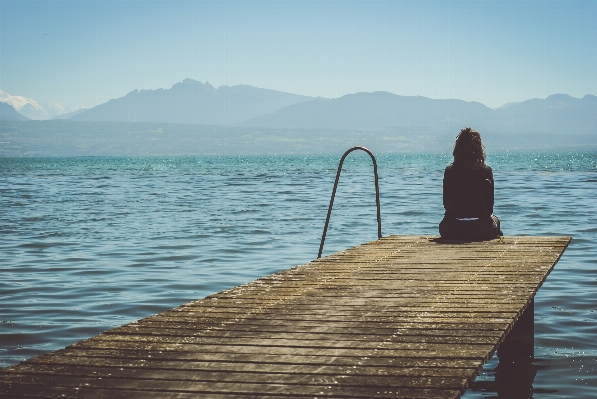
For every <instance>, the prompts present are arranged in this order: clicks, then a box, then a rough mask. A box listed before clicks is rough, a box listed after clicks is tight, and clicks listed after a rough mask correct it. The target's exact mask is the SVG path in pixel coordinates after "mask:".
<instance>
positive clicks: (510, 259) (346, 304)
mask: <svg viewBox="0 0 597 399" xmlns="http://www.w3.org/2000/svg"><path fill="white" fill-rule="evenodd" d="M569 242H570V237H504V238H503V240H497V239H496V240H493V241H486V242H467V243H461V242H449V241H447V242H442V241H441V240H437V239H436V238H432V237H418V236H416V237H412V236H392V237H386V238H383V239H381V240H379V241H373V242H370V243H367V244H363V245H361V246H358V247H355V248H351V249H348V250H346V251H343V252H339V253H335V254H333V255H330V256H327V257H325V258H322V259H319V260H315V261H313V262H310V263H308V264H306V265H302V266H297V267H294V268H292V269H289V270H286V271H284V272H280V273H276V274H274V275H271V276H267V277H263V278H260V279H258V280H255V281H253V282H251V283H248V284H245V285H242V286H239V287H236V288H233V289H230V290H226V291H223V292H220V293H218V294H215V295H212V296H209V297H207V298H204V299H201V300H199V301H195V302H191V303H188V304H185V305H182V306H180V307H177V308H175V309H172V310H169V311H166V312H163V313H160V314H158V315H155V316H151V317H148V318H145V319H142V320H140V321H138V322H134V323H130V324H128V325H125V326H122V327H119V328H115V329H113V330H109V331H106V332H105V333H103V334H100V335H98V336H96V337H93V338H90V339H87V340H84V341H81V342H78V343H76V344H74V345H71V346H69V347H67V348H65V349H63V350H59V351H57V352H54V353H49V354H46V355H42V356H38V357H35V358H33V359H30V360H28V361H25V362H22V363H21V364H18V365H15V366H12V367H9V368H6V369H3V370H1V371H0V397H9V398H13V397H15V398H16V397H18V398H23V397H66V398H109V399H118V398H127V399H130V398H160V399H161V398H197V397H206V398H216V399H217V398H232V397H236V398H247V397H258V398H262V397H267V398H290V397H297V398H298V397H308V398H323V397H329V398H338V397H342V398H357V397H361V398H372V397H376V398H377V397H379V398H390V397H391V398H396V397H399V398H458V397H460V395H461V394H462V393H463V392H464V391H465V390H466V389H467V387H468V386H469V385H470V384H471V383H472V382H473V380H474V378H475V376H476V375H477V373H478V372H479V371H480V369H481V367H482V365H483V364H484V363H485V362H486V361H487V360H488V359H489V358H490V357H491V356H492V354H493V353H494V351H495V350H496V348H497V347H498V346H499V345H500V344H501V343H502V342H503V341H504V339H505V338H506V336H507V335H508V334H509V332H510V331H511V330H512V328H513V326H514V324H515V322H516V321H517V320H518V319H519V318H520V317H521V315H522V314H523V312H524V311H525V309H526V308H527V307H528V306H530V305H531V304H532V300H533V297H534V295H535V293H536V292H537V290H538V289H539V287H540V286H541V284H542V283H543V281H544V280H545V278H546V277H547V275H548V274H549V272H550V271H551V270H552V269H553V267H554V265H555V263H556V262H557V261H558V259H559V258H560V256H561V254H562V253H563V251H564V250H565V249H566V247H567V245H568V243H569ZM531 316H532V315H531ZM531 320H532V319H531Z"/></svg>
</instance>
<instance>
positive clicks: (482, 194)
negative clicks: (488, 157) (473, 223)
mask: <svg viewBox="0 0 597 399" xmlns="http://www.w3.org/2000/svg"><path fill="white" fill-rule="evenodd" d="M444 208H445V209H446V215H445V217H447V218H460V219H461V218H485V217H489V216H491V214H492V213H493V171H492V170H491V167H490V166H488V165H484V166H483V167H481V168H477V169H472V168H469V167H466V166H464V167H463V166H460V165H454V164H450V165H448V166H447V167H446V170H445V172H444Z"/></svg>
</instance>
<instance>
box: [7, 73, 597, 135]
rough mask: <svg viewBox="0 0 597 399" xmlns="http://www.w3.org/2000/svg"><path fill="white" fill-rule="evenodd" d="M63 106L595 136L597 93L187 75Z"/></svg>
mask: <svg viewBox="0 0 597 399" xmlns="http://www.w3.org/2000/svg"><path fill="white" fill-rule="evenodd" d="M0 100H1V101H2V102H4V103H8V104H11V105H13V106H14V108H15V109H17V110H19V111H20V113H21V114H24V115H25V116H27V117H29V118H31V119H49V116H50V115H49V114H48V113H47V111H44V112H46V114H44V115H45V116H44V118H40V112H41V111H40V109H42V108H43V107H41V105H39V104H37V103H36V102H35V101H34V100H31V99H27V98H24V97H20V96H11V95H9V94H8V93H5V92H0ZM4 105H7V104H3V106H4ZM46 106H48V105H47V104H46ZM19 107H20V108H19ZM55 108H56V107H55ZM58 108H59V107H58ZM58 108H56V109H55V112H54V114H55V115H54V116H53V119H68V120H71V121H86V122H126V123H128V122H150V123H182V124H201V125H213V126H227V127H242V128H256V129H258V128H267V129H286V130H288V129H291V130H296V129H302V130H305V129H311V130H313V129H315V130H344V131H346V130H357V131H396V130H400V131H403V132H405V131H412V132H419V133H420V132H425V133H431V134H440V135H446V134H449V133H453V132H454V131H458V130H459V129H461V128H462V127H465V126H471V127H473V128H475V129H477V130H479V131H481V132H488V133H495V134H505V133H508V134H513V133H525V134H534V133H553V134H561V133H565V134H567V135H570V134H583V135H587V134H589V135H595V134H597V97H596V96H593V95H586V96H584V97H583V98H574V97H571V96H569V95H566V94H554V95H551V96H549V97H547V98H545V99H531V100H527V101H522V102H518V103H508V104H505V105H504V106H502V107H500V108H497V109H491V108H489V107H487V106H485V105H483V104H481V103H478V102H467V101H463V100H456V99H442V100H438V99H431V98H427V97H421V96H400V95H396V94H392V93H389V92H382V91H378V92H372V93H355V94H347V95H345V96H342V97H340V98H334V99H328V98H322V97H308V96H301V95H296V94H291V93H285V92H280V91H275V90H268V89H260V88H256V87H252V86H247V85H238V86H220V87H218V88H215V87H213V86H212V85H211V84H209V82H206V83H201V82H198V81H196V80H193V79H185V80H183V81H182V82H179V83H176V84H175V85H173V86H172V87H171V88H170V89H157V90H134V91H131V92H130V93H128V94H127V95H125V96H124V97H121V98H117V99H112V100H110V101H108V102H106V103H103V104H100V105H98V106H95V107H93V108H91V109H79V110H75V111H73V112H67V111H71V110H67V109H66V108H64V107H62V108H61V109H60V113H57V112H58V111H56V110H57V109H58ZM3 109H4V108H3ZM35 112H37V114H36V113H35ZM0 118H1V119H5V120H8V119H10V120H17V118H18V115H15V114H14V113H12V112H9V111H8V110H4V111H3V113H2V114H1V115H0Z"/></svg>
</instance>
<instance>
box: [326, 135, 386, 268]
mask: <svg viewBox="0 0 597 399" xmlns="http://www.w3.org/2000/svg"><path fill="white" fill-rule="evenodd" d="M355 150H363V151H365V152H366V153H367V154H369V156H370V157H371V160H372V161H373V174H374V175H375V202H376V204H377V239H378V240H380V239H381V211H380V206H379V182H378V178H377V162H376V161H375V157H374V156H373V153H372V152H371V151H369V149H367V148H365V147H352V148H351V149H350V150H348V151H346V152H345V153H344V155H342V158H341V159H340V164H339V165H338V172H337V173H336V182H335V183H334V189H333V190H332V198H331V199H330V206H329V208H328V216H327V218H326V219H325V227H324V228H323V234H322V235H321V244H319V254H318V255H317V259H319V258H321V253H322V252H323V244H324V242H325V235H326V233H327V231H328V225H329V224H330V216H331V215H332V206H334V197H335V196H336V188H338V181H339V180H340V172H341V171H342V164H343V163H344V159H345V158H346V156H347V155H348V154H350V153H351V152H353V151H355Z"/></svg>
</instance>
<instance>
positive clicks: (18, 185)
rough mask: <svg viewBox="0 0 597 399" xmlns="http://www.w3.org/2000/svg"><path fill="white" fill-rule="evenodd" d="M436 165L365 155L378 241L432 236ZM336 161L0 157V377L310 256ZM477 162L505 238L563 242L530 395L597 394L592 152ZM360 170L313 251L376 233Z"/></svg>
mask: <svg viewBox="0 0 597 399" xmlns="http://www.w3.org/2000/svg"><path fill="white" fill-rule="evenodd" d="M450 160H451V157H450V156H449V155H447V154H439V155H438V154H423V155H421V154H418V155H412V154H409V155H402V154H400V155H397V154H394V155H379V156H378V166H379V175H380V190H381V212H382V223H383V234H384V235H390V234H415V235H437V234H438V233H437V224H438V223H439V221H440V220H441V218H442V215H443V208H442V197H441V193H442V190H441V184H442V175H443V169H444V167H445V166H446V165H447V164H448V163H449V162H450ZM338 161H339V156H338V155H334V156H261V157H259V156H252V157H217V156H209V157H181V158H101V157H100V158H97V157H91V158H45V159H42V158H18V159H17V158H0V259H1V261H0V273H1V274H0V276H1V278H0V367H6V366H9V365H11V364H15V363H18V362H20V361H22V360H24V359H27V358H30V357H32V356H35V355H38V354H40V353H44V352H48V351H52V350H56V349H59V348H62V347H64V346H66V345H69V344H71V343H73V342H76V341H78V340H80V339H82V338H86V337H90V336H93V335H95V334H98V333H99V332H101V331H104V330H106V329H109V328H111V327H115V326H118V325H122V324H125V323H128V322H130V321H133V320H136V319H139V318H142V317H145V316H148V315H150V314H154V313H157V312H160V311H163V310H166V309H169V308H172V307H174V306H177V305H179V304H182V303H185V302H188V301H191V300H195V299H199V298H202V297H204V296H206V295H209V294H212V293H215V292H218V291H221V290H223V289H226V288H230V287H233V286H236V285H238V284H242V283H245V282H248V281H251V280H254V279H256V278H258V277H261V276H264V275H268V274H271V273H274V272H277V271H280V270H284V269H287V268H290V267H292V266H294V265H297V264H302V263H306V262H308V261H310V260H312V259H314V258H315V257H316V256H317V251H318V248H319V240H320V238H321V232H322V229H323V224H324V222H325V216H326V212H327V206H328V201H329V198H330V194H331V190H332V187H333V182H334V178H335V172H336V168H337V163H338ZM488 163H489V164H490V165H491V166H492V167H493V169H494V175H495V181H496V206H495V213H496V214H497V215H498V216H499V217H500V219H501V221H502V229H503V231H504V234H505V235H522V234H526V235H572V236H573V237H574V238H573V241H572V243H571V245H570V246H569V248H568V249H567V250H566V252H565V253H564V256H563V257H562V259H561V260H560V262H559V263H558V264H557V266H556V268H555V270H554V271H553V272H552V273H551V275H550V276H549V277H548V279H547V281H546V282H545V284H544V285H543V287H542V288H541V289H540V290H539V293H538V294H537V296H536V298H535V366H536V368H537V374H536V376H535V379H534V382H533V397H535V398H551V397H558V398H562V397H570V398H590V397H597V245H596V238H597V235H596V233H597V199H596V198H597V152H584V153H583V152H575V153H572V152H566V153H555V152H549V153H548V152H541V153H517V152H515V153H499V154H489V156H488ZM371 169H372V168H371V161H370V159H369V158H368V157H366V156H364V155H360V154H351V156H350V157H349V159H348V160H347V162H346V163H345V167H344V172H343V175H342V178H341V181H340V186H339V188H338V193H337V196H336V202H335V206H334V212H333V214H332V220H331V224H330V229H329V231H328V235H327V240H326V246H325V249H324V255H325V254H329V253H332V252H335V251H338V250H342V249H345V248H347V247H351V246H354V245H358V244H361V243H363V242H366V241H371V240H374V239H376V238H377V230H376V219H375V195H374V189H373V177H372V170H371ZM496 365H497V359H496V357H495V356H494V359H492V360H491V361H490V362H489V363H488V364H487V365H486V366H485V368H484V370H483V372H482V374H481V375H480V377H479V378H478V379H477V381H478V383H477V384H476V385H475V388H474V390H469V392H467V393H466V394H465V396H464V397H465V398H475V397H491V396H496V393H495V392H492V391H491V390H492V388H491V387H492V385H491V382H492V380H493V369H495V367H496Z"/></svg>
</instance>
